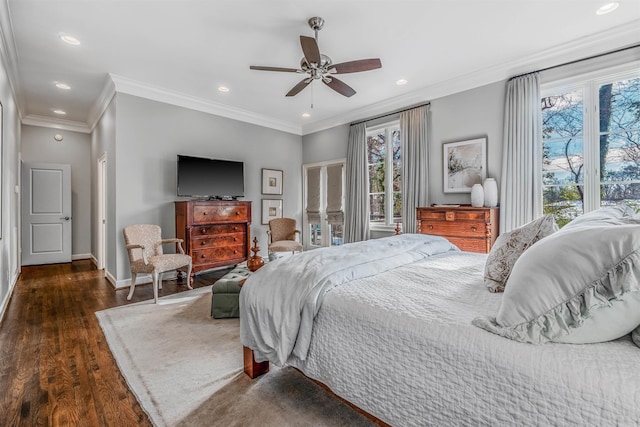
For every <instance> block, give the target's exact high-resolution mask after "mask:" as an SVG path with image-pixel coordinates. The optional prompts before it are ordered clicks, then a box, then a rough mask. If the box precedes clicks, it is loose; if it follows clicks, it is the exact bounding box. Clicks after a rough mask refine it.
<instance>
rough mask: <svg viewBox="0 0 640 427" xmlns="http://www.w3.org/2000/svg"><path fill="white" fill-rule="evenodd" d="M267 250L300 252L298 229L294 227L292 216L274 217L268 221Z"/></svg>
mask: <svg viewBox="0 0 640 427" xmlns="http://www.w3.org/2000/svg"><path fill="white" fill-rule="evenodd" d="M267 234H268V235H269V252H292V253H293V252H301V251H302V243H300V242H299V241H298V240H296V234H297V235H298V239H299V238H300V230H297V229H296V220H295V219H292V218H276V219H272V220H271V221H269V230H267Z"/></svg>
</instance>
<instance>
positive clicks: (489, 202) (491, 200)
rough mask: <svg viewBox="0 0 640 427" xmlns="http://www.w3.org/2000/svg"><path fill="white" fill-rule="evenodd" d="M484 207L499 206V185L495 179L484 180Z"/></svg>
mask: <svg viewBox="0 0 640 427" xmlns="http://www.w3.org/2000/svg"><path fill="white" fill-rule="evenodd" d="M483 189H484V205H485V206H486V207H488V208H495V207H496V206H498V184H497V183H496V180H495V179H493V178H487V179H485V180H484V186H483Z"/></svg>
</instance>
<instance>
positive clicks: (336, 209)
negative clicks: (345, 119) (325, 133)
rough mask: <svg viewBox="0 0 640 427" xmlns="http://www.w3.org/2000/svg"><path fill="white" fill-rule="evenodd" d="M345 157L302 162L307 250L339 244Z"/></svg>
mask: <svg viewBox="0 0 640 427" xmlns="http://www.w3.org/2000/svg"><path fill="white" fill-rule="evenodd" d="M345 162H346V160H345V159H338V160H332V161H327V162H319V163H312V164H305V165H303V172H304V198H305V200H306V208H305V215H304V217H303V227H304V228H303V229H304V230H307V231H308V232H309V233H304V234H305V237H304V245H305V248H306V249H314V248H319V247H323V246H338V245H342V243H343V230H344V213H343V206H344V196H343V194H344V167H345Z"/></svg>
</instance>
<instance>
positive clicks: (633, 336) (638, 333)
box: [631, 326, 640, 347]
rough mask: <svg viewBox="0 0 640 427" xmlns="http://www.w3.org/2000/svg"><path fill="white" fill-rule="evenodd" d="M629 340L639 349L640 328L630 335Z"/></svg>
mask: <svg viewBox="0 0 640 427" xmlns="http://www.w3.org/2000/svg"><path fill="white" fill-rule="evenodd" d="M631 339H632V340H633V342H634V343H636V345H637V346H638V347H640V326H638V327H637V328H636V329H635V330H634V331H633V332H632V333H631Z"/></svg>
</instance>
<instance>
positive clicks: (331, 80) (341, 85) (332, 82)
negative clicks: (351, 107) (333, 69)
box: [322, 76, 356, 97]
mask: <svg viewBox="0 0 640 427" xmlns="http://www.w3.org/2000/svg"><path fill="white" fill-rule="evenodd" d="M322 81H323V82H324V84H326V85H327V86H329V87H330V88H331V89H333V90H335V91H336V92H338V93H339V94H340V95H344V96H346V97H350V96H353V95H355V94H356V91H355V90H353V88H352V87H351V86H349V85H348V84H346V83H345V82H343V81H340V80H338V79H336V78H335V77H333V76H332V77H327V78H326V79H322Z"/></svg>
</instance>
